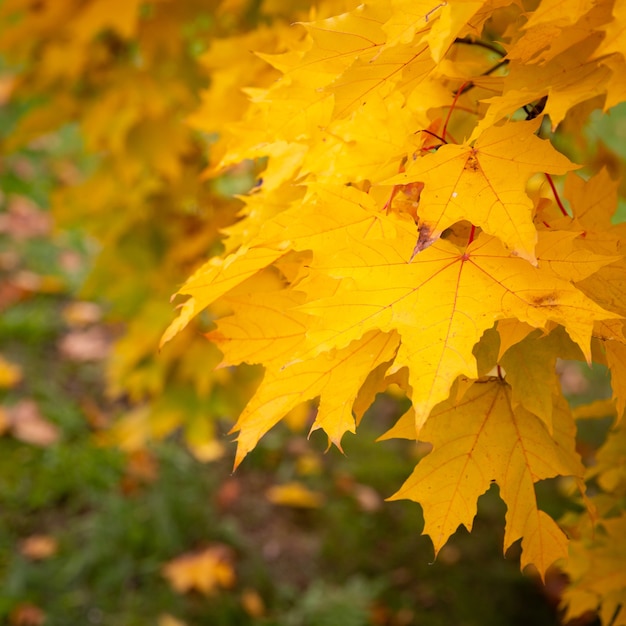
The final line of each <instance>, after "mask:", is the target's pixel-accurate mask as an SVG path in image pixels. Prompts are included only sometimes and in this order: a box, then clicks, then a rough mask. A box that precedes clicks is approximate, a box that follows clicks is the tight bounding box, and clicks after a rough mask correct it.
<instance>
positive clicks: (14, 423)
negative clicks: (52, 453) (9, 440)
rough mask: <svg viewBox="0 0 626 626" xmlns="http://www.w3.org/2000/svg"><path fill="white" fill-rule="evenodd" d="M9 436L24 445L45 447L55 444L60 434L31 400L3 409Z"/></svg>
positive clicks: (56, 427)
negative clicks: (9, 432) (8, 427)
mask: <svg viewBox="0 0 626 626" xmlns="http://www.w3.org/2000/svg"><path fill="white" fill-rule="evenodd" d="M5 413H6V416H7V418H8V423H9V426H10V430H11V434H12V435H13V436H14V437H15V438H16V439H19V440H20V441H23V442H24V443H30V444H32V445H35V446H41V447H47V446H51V445H52V444H54V443H56V442H57V441H58V440H59V438H60V436H61V432H60V430H59V428H58V426H56V425H55V424H53V423H52V422H49V421H48V420H47V419H46V418H45V417H43V415H42V414H41V412H40V411H39V407H38V406H37V403H36V402H34V401H33V400H21V401H20V402H18V403H17V404H14V405H13V406H11V407H7V408H5Z"/></svg>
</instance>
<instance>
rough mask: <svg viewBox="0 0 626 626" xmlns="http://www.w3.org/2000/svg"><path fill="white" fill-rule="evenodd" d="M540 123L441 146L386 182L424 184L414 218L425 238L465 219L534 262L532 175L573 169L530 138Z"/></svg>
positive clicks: (549, 148) (491, 130) (504, 128)
mask: <svg viewBox="0 0 626 626" xmlns="http://www.w3.org/2000/svg"><path fill="white" fill-rule="evenodd" d="M539 123H540V120H539V119H537V120H534V121H531V122H523V123H519V122H512V123H508V124H505V125H503V126H499V127H492V128H489V129H487V130H486V131H485V132H484V133H483V134H482V135H480V137H478V139H477V140H476V142H475V143H474V144H473V145H470V144H465V145H445V146H441V147H440V148H439V150H437V152H435V153H434V154H427V155H424V156H423V157H421V158H418V159H416V160H415V161H413V162H411V163H409V164H408V165H407V167H406V172H405V173H403V174H399V175H398V176H395V177H393V178H392V179H391V180H389V181H386V182H388V183H390V184H393V185H397V184H409V183H414V182H422V183H424V190H423V191H422V193H421V198H420V207H419V218H420V222H421V223H422V224H423V227H425V228H427V229H428V231H429V233H430V237H432V238H436V237H438V236H439V235H440V234H441V233H442V232H443V231H444V230H445V229H446V228H449V227H450V226H452V224H454V223H456V222H459V221H461V220H469V221H470V222H471V223H472V224H475V225H476V226H480V228H482V229H483V230H484V231H485V232H487V233H489V234H492V235H496V236H498V237H500V238H501V239H502V241H503V243H504V244H505V245H506V246H508V247H509V248H510V249H511V250H514V251H515V252H516V253H517V254H519V255H520V256H522V257H523V258H525V259H528V260H529V261H531V262H536V257H535V243H536V240H537V236H536V231H535V227H534V225H533V221H532V212H533V203H532V201H531V200H530V198H529V197H528V195H527V194H526V191H525V187H526V181H527V179H528V178H529V177H530V176H531V175H532V174H534V173H536V172H538V171H541V170H542V169H543V171H549V172H551V173H553V174H564V173H565V172H567V171H569V170H571V169H573V168H575V167H576V166H575V165H574V164H572V163H571V162H570V161H569V160H568V159H567V158H565V157H564V156H563V155H562V154H560V153H559V152H557V151H556V150H555V149H554V148H553V147H552V146H551V144H550V142H548V141H542V140H540V139H539V138H538V137H536V136H535V135H534V133H535V131H536V130H537V128H538V126H539Z"/></svg>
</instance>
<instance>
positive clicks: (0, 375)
mask: <svg viewBox="0 0 626 626" xmlns="http://www.w3.org/2000/svg"><path fill="white" fill-rule="evenodd" d="M21 380H22V369H21V368H20V366H19V365H15V364H14V363H11V362H10V361H7V360H6V359H5V358H3V357H2V355H0V389H10V388H11V387H15V385H17V384H18V383H19V382H20V381H21Z"/></svg>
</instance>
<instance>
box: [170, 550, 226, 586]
mask: <svg viewBox="0 0 626 626" xmlns="http://www.w3.org/2000/svg"><path fill="white" fill-rule="evenodd" d="M163 576H165V578H167V580H168V581H169V583H170V585H171V586H172V587H173V588H174V590H175V591H177V592H178V593H187V592H190V591H199V592H201V593H203V594H205V595H210V594H212V593H215V592H217V591H218V590H220V589H229V588H230V587H232V586H233V584H234V583H235V571H234V568H233V563H232V555H231V553H230V550H229V549H228V548H227V546H224V545H215V546H210V547H208V548H206V549H204V550H201V551H199V552H189V553H186V554H183V555H181V556H179V557H177V558H175V559H173V560H171V561H169V562H168V563H167V564H166V565H165V566H164V567H163Z"/></svg>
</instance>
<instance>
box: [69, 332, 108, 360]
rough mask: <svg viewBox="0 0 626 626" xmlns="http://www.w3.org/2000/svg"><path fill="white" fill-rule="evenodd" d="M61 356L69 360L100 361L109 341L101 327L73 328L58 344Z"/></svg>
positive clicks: (105, 353)
mask: <svg viewBox="0 0 626 626" xmlns="http://www.w3.org/2000/svg"><path fill="white" fill-rule="evenodd" d="M58 347H59V352H60V353H61V356H63V357H64V358H66V359H69V360H71V361H79V362H85V361H102V360H103V359H105V358H106V357H107V356H108V354H109V350H110V341H109V338H108V337H107V335H106V333H105V331H104V329H103V328H101V327H99V326H95V327H93V328H88V329H86V330H73V331H71V332H69V333H68V334H67V335H65V336H64V337H63V338H62V339H61V340H60V341H59V344H58Z"/></svg>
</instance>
